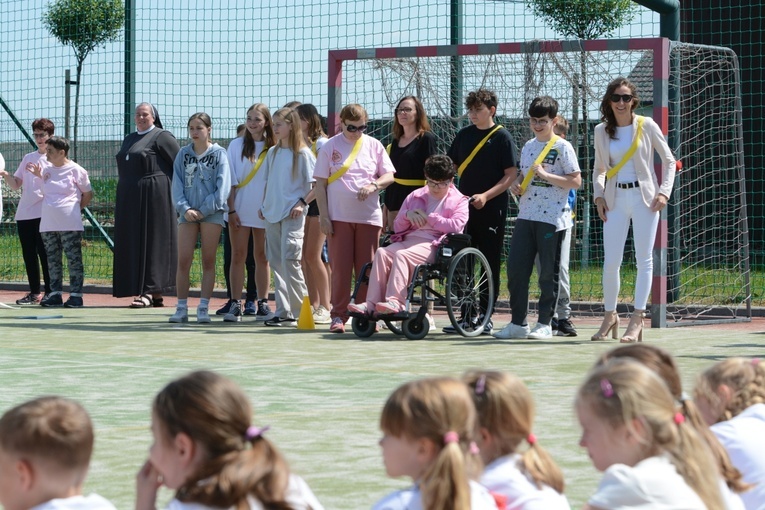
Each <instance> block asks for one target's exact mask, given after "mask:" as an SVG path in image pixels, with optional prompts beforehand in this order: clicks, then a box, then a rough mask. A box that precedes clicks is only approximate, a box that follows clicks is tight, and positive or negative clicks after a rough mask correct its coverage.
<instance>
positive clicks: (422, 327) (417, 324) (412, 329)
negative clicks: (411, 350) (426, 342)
mask: <svg viewBox="0 0 765 510" xmlns="http://www.w3.org/2000/svg"><path fill="white" fill-rule="evenodd" d="M401 330H402V331H403V332H404V336H405V337H407V338H408V339H409V340H422V339H423V338H425V335H427V334H428V331H429V330H430V322H429V321H428V320H427V319H424V318H423V319H419V318H418V317H417V316H415V317H413V318H411V319H406V320H405V321H404V322H402V323H401Z"/></svg>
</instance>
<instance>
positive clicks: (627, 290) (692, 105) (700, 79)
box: [329, 39, 751, 327]
mask: <svg viewBox="0 0 765 510" xmlns="http://www.w3.org/2000/svg"><path fill="white" fill-rule="evenodd" d="M618 76H624V77H627V78H628V79H629V80H630V81H632V82H633V83H634V84H635V85H636V86H637V89H638V95H639V97H640V100H641V103H640V107H639V109H638V113H639V114H641V115H646V116H650V117H652V118H653V119H654V120H655V121H656V122H657V123H658V124H659V126H660V127H661V128H662V130H663V131H664V132H665V133H667V139H668V141H669V143H670V147H671V148H672V149H673V151H674V153H675V155H676V157H677V158H678V159H679V160H681V161H682V163H683V169H682V171H681V172H679V173H678V174H677V177H676V181H675V187H674V191H673V195H672V198H671V200H670V206H669V207H667V209H665V210H664V211H663V212H662V216H661V222H660V226H659V232H658V234H657V237H656V243H655V246H654V279H653V287H652V295H651V308H650V312H651V322H652V326H653V327H667V326H674V325H683V324H696V323H700V322H702V323H705V324H708V323H710V321H740V320H749V318H750V317H751V292H750V284H749V264H748V258H749V255H748V237H747V216H746V200H745V196H746V195H745V181H744V167H743V161H744V160H743V139H742V124H741V102H740V84H739V71H738V62H737V58H736V55H735V54H734V53H733V52H732V51H731V50H729V49H727V48H718V47H708V46H699V45H692V44H684V43H670V42H669V41H667V40H666V39H633V40H603V41H563V42H539V41H532V42H527V43H508V44H486V45H462V46H430V47H417V48H382V49H368V50H367V49H365V50H341V51H332V52H330V55H329V80H330V83H329V124H330V126H329V127H330V130H332V128H333V127H334V126H336V125H337V124H338V121H339V120H338V113H339V111H340V109H341V108H342V106H343V105H344V104H347V103H352V102H356V103H360V104H362V105H364V107H365V108H366V109H367V112H368V113H369V118H370V121H369V125H370V131H369V134H370V135H371V136H374V137H377V138H379V139H380V140H382V141H383V143H385V144H387V143H388V142H389V141H390V138H391V133H392V123H393V110H394V108H395V106H396V104H397V102H398V101H399V99H400V98H401V97H403V96H406V95H415V96H417V97H419V98H420V100H421V101H422V103H423V105H424V106H425V110H426V112H427V113H428V117H429V120H430V124H431V127H432V129H433V132H434V134H435V135H436V137H437V139H438V144H439V150H440V151H442V152H445V151H446V150H447V149H448V147H449V144H450V143H451V141H452V139H453V138H454V135H455V134H456V132H457V131H458V130H459V129H460V128H462V127H464V126H466V125H467V123H468V121H467V118H466V116H465V107H464V97H465V95H466V94H467V92H469V91H471V90H476V89H478V88H481V87H483V88H488V89H490V90H493V91H495V92H496V93H497V96H498V98H499V106H498V108H497V122H498V123H500V124H502V125H504V126H505V127H506V128H507V129H508V130H509V131H510V133H511V134H512V136H513V138H514V139H515V141H516V145H517V147H518V148H519V149H520V147H522V146H523V144H524V143H525V142H526V141H527V140H528V139H530V138H531V136H532V134H531V130H530V128H529V123H528V114H527V108H528V105H529V103H530V102H531V100H532V99H533V98H534V97H536V96H538V95H550V96H552V97H554V98H555V99H556V100H557V101H558V103H559V104H560V114H561V115H563V116H564V117H565V118H566V119H567V120H568V121H569V123H570V130H569V133H568V139H569V141H571V143H572V144H573V145H574V146H575V147H576V148H577V150H578V151H579V156H580V166H581V167H582V169H583V184H582V187H581V188H580V190H579V192H578V195H577V201H576V220H575V227H574V230H573V239H572V243H571V254H570V255H571V264H570V276H571V300H572V308H573V309H574V310H575V312H574V313H587V312H590V313H600V312H602V286H601V271H602V261H603V242H602V225H601V222H600V220H599V219H598V217H597V213H596V211H595V208H594V204H593V202H592V172H591V169H592V164H591V162H592V160H593V158H594V149H593V135H592V133H593V129H594V126H595V125H596V124H597V123H598V122H599V118H600V113H599V107H600V101H601V98H602V95H603V93H604V92H605V90H606V86H607V84H608V83H609V82H610V81H611V80H612V79H614V78H616V77H618ZM656 161H657V164H656V165H655V168H656V171H657V174H659V175H661V171H662V169H661V165H660V164H658V158H657V160H656ZM660 180H661V177H660ZM516 213H517V210H514V209H513V206H512V201H511V210H510V214H509V217H508V225H507V231H506V237H505V245H506V247H507V246H509V238H510V236H511V235H512V228H513V221H514V217H515V215H516ZM629 239H631V236H630V238H629ZM629 239H628V242H627V246H626V248H625V255H624V264H623V266H622V278H621V281H622V286H621V290H620V296H619V302H620V308H619V309H620V311H625V310H627V308H626V304H630V305H631V303H632V299H633V297H632V296H633V295H634V290H635V289H634V281H635V265H634V253H633V251H632V245H631V240H629ZM504 279H505V277H504V275H502V278H501V280H502V281H504ZM532 286H533V285H532ZM502 287H503V288H502V289H500V290H501V291H504V285H502ZM505 292H506V291H505ZM506 299H507V296H506V294H505V295H504V296H503V295H502V293H501V292H500V303H499V307H500V309H501V307H502V305H503V301H504V302H505V303H506ZM622 303H624V304H622Z"/></svg>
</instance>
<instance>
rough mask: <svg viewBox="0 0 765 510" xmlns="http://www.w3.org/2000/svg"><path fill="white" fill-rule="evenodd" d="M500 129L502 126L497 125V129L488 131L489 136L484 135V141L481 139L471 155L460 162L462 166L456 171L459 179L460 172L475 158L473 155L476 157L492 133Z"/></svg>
mask: <svg viewBox="0 0 765 510" xmlns="http://www.w3.org/2000/svg"><path fill="white" fill-rule="evenodd" d="M500 129H502V126H501V125H500V124H497V127H495V128H494V129H492V130H491V131H489V134H488V135H486V136H485V137H484V139H483V140H481V141H480V142H479V143H478V145H476V146H475V149H473V152H471V153H470V155H469V156H468V157H467V159H466V160H465V161H463V162H462V164H461V165H460V166H459V168H458V169H457V175H459V176H460V177H462V172H464V171H465V169H466V168H467V166H468V165H469V164H470V162H471V161H473V158H474V157H475V155H476V154H478V151H480V150H481V148H482V147H483V146H484V145H486V142H488V141H489V138H491V135H493V134H494V133H496V132H497V131H499V130H500Z"/></svg>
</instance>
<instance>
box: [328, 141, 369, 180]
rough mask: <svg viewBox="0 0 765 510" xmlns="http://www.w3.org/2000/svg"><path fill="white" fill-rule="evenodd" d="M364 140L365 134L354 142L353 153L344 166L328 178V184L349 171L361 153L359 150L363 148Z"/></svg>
mask: <svg viewBox="0 0 765 510" xmlns="http://www.w3.org/2000/svg"><path fill="white" fill-rule="evenodd" d="M363 141H364V136H362V137H361V138H359V139H358V140H356V143H354V144H353V149H352V150H351V153H350V154H348V157H347V158H346V159H345V162H344V163H343V166H341V167H340V169H339V170H338V171H337V172H335V173H333V174H332V175H330V176H329V178H328V179H327V184H332V183H333V182H335V181H336V180H338V179H339V178H340V177H342V176H343V174H344V173H345V172H347V171H348V169H349V168H350V167H351V165H352V164H353V162H354V161H356V156H358V155H359V151H360V150H361V146H362V145H363Z"/></svg>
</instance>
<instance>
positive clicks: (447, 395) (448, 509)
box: [380, 377, 480, 510]
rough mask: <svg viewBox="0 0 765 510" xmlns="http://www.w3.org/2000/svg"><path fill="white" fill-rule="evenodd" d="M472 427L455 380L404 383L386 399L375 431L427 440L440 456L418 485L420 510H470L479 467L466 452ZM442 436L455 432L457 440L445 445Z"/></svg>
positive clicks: (465, 397) (466, 398)
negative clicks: (434, 446) (420, 499)
mask: <svg viewBox="0 0 765 510" xmlns="http://www.w3.org/2000/svg"><path fill="white" fill-rule="evenodd" d="M475 425H476V414H475V407H474V406H473V401H472V399H471V398H470V394H469V392H468V389H467V386H465V384H464V383H463V382H462V381H459V380H457V379H452V378H446V377H442V378H433V379H421V380H418V381H412V382H408V383H406V384H404V385H402V386H400V387H399V388H398V389H396V391H394V392H393V393H392V394H391V396H390V397H388V401H387V402H386V403H385V406H384V407H383V411H382V415H381V416H380V428H381V429H382V430H383V431H384V432H386V433H388V434H391V435H393V436H396V437H406V438H409V439H421V438H426V439H429V440H430V441H432V442H433V444H435V445H436V447H438V448H439V450H440V451H439V452H438V454H437V456H436V459H435V461H434V462H433V464H431V465H430V466H429V467H428V468H427V469H426V470H425V472H424V473H423V475H422V478H421V479H420V481H419V482H420V492H421V493H422V502H423V508H425V509H426V510H470V484H469V479H470V477H471V476H472V475H475V474H477V473H478V469H479V467H480V462H479V461H478V459H477V455H475V454H473V453H471V452H470V447H471V443H472V442H473V434H474V430H475ZM447 432H455V433H456V434H457V435H458V436H459V440H458V441H457V442H449V443H445V442H444V436H445V435H446V433H447Z"/></svg>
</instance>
